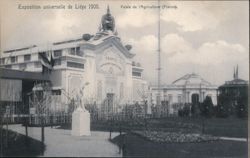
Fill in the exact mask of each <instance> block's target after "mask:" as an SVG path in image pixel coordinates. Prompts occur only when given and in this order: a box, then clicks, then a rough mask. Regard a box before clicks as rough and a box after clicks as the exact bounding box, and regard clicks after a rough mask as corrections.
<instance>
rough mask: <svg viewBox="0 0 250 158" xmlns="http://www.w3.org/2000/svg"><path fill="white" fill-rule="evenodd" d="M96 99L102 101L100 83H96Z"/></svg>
mask: <svg viewBox="0 0 250 158" xmlns="http://www.w3.org/2000/svg"><path fill="white" fill-rule="evenodd" d="M97 98H98V99H99V100H102V81H98V84H97Z"/></svg>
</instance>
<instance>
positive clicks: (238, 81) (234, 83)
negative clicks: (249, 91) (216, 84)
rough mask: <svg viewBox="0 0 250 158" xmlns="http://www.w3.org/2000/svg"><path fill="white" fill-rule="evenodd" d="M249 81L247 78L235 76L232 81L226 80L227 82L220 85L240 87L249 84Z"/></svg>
mask: <svg viewBox="0 0 250 158" xmlns="http://www.w3.org/2000/svg"><path fill="white" fill-rule="evenodd" d="M247 85H248V82H247V81H245V80H242V79H240V78H235V79H233V80H231V81H226V82H225V84H223V85H222V86H220V87H239V86H247Z"/></svg>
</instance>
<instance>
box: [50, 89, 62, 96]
mask: <svg viewBox="0 0 250 158" xmlns="http://www.w3.org/2000/svg"><path fill="white" fill-rule="evenodd" d="M52 95H61V90H60V89H58V90H52Z"/></svg>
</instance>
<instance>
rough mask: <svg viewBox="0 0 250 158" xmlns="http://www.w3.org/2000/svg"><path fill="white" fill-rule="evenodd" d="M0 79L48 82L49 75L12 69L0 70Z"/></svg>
mask: <svg viewBox="0 0 250 158" xmlns="http://www.w3.org/2000/svg"><path fill="white" fill-rule="evenodd" d="M0 78H5V79H20V80H37V81H49V75H46V74H42V73H41V72H27V71H20V70H13V69H6V68H0Z"/></svg>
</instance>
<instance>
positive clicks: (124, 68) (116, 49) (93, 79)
mask: <svg viewBox="0 0 250 158" xmlns="http://www.w3.org/2000/svg"><path fill="white" fill-rule="evenodd" d="M131 48H132V47H131V46H130V45H126V46H124V45H123V43H122V42H121V40H120V37H118V34H117V31H116V29H115V20H114V17H113V16H112V15H111V13H110V10H109V8H108V9H107V13H106V14H105V15H103V17H102V19H101V24H100V28H99V31H98V32H97V33H96V34H95V35H90V34H84V35H83V36H82V38H78V39H73V40H68V41H61V42H55V43H53V44H51V45H50V46H47V47H42V46H37V45H33V46H31V47H26V48H21V49H14V50H7V51H4V52H3V53H2V58H1V65H2V66H3V67H5V68H10V69H17V70H23V71H33V72H42V67H43V66H42V62H41V57H39V53H41V52H42V53H45V54H46V53H48V52H52V53H53V56H54V60H55V62H54V67H53V69H52V71H51V73H50V80H51V82H52V85H53V87H52V90H53V91H55V92H57V93H53V94H54V95H53V97H54V100H53V102H55V103H54V104H55V105H56V108H55V109H59V110H67V105H68V104H69V102H70V99H71V98H72V97H74V96H75V95H77V94H79V93H80V90H81V88H82V87H83V86H84V85H85V83H89V85H88V86H86V87H85V89H84V94H83V100H84V102H85V104H95V105H98V106H99V108H100V109H103V111H105V112H117V111H119V110H121V109H122V106H123V105H125V104H131V103H133V102H141V101H142V100H143V97H142V96H141V95H140V94H139V92H142V91H144V89H143V88H147V82H146V81H145V80H143V78H142V71H143V68H142V67H141V66H140V64H137V63H135V62H134V61H133V57H134V56H135V54H134V53H133V51H132V50H131Z"/></svg>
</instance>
